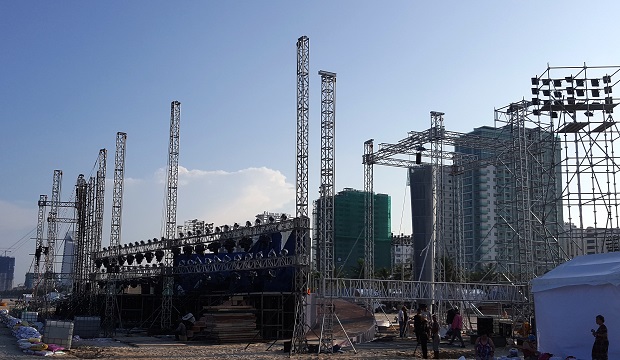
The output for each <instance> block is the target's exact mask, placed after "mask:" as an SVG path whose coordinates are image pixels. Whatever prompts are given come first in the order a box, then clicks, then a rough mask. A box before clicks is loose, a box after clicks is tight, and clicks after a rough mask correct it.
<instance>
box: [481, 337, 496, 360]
mask: <svg viewBox="0 0 620 360" xmlns="http://www.w3.org/2000/svg"><path fill="white" fill-rule="evenodd" d="M494 353H495V344H493V340H491V338H490V337H489V334H487V333H482V334H480V337H478V338H477V339H476V360H493V359H494V357H493V354H494Z"/></svg>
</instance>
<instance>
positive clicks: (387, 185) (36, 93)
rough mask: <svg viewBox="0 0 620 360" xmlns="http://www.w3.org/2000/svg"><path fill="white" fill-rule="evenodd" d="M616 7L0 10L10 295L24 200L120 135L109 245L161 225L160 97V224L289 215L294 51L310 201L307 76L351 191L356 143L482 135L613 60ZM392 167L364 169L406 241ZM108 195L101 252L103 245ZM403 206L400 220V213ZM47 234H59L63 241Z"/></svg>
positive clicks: (32, 4) (59, 6)
mask: <svg viewBox="0 0 620 360" xmlns="http://www.w3.org/2000/svg"><path fill="white" fill-rule="evenodd" d="M618 10H620V3H618V2H616V1H595V2H592V3H591V4H588V6H584V3H583V2H582V1H580V2H578V1H545V2H534V1H502V2H498V1H433V2H430V1H429V2H423V1H389V2H386V1H337V2H332V1H313V2H300V1H260V2H258V1H229V2H224V1H182V2H164V1H106V2H92V1H90V2H84V1H62V2H47V1H0V39H1V40H2V42H1V43H2V51H0V107H1V108H2V112H1V115H0V119H2V120H1V121H2V134H3V135H4V136H2V141H0V152H1V154H2V156H1V157H0V166H1V168H2V169H3V171H2V172H0V180H1V182H0V183H1V185H2V186H1V187H0V234H1V235H0V249H1V250H0V254H3V252H4V249H10V251H11V252H10V253H8V254H9V255H10V256H15V257H16V259H17V265H16V278H15V281H14V284H18V283H22V282H23V274H24V273H25V272H26V271H27V270H28V268H29V267H30V265H31V261H32V256H30V255H29V254H31V253H32V252H33V250H34V244H35V243H34V240H32V239H31V238H33V237H34V236H35V233H36V232H35V230H36V218H37V207H36V202H37V200H38V198H39V195H40V194H48V195H49V194H50V193H51V187H52V174H53V171H54V169H61V170H63V190H62V200H63V201H68V200H70V198H71V195H72V192H73V187H74V184H75V180H76V178H77V176H78V174H81V173H83V174H85V175H86V176H87V177H88V176H92V175H94V173H93V171H94V168H93V167H94V165H95V161H96V159H97V155H98V151H99V149H100V148H107V149H108V179H112V177H113V164H114V150H115V137H116V132H118V131H122V132H126V133H127V157H126V162H125V179H126V180H125V181H126V182H125V197H124V203H123V205H124V207H123V220H122V232H121V241H122V242H129V241H132V242H133V241H136V240H141V239H146V238H152V237H154V236H159V235H160V233H161V228H162V226H161V225H162V221H163V220H162V218H163V217H162V214H163V207H164V194H165V183H164V181H163V177H162V172H163V171H165V167H166V163H167V158H168V156H167V151H168V136H169V121H170V118H169V117H170V102H171V101H173V100H178V101H180V102H181V103H182V115H181V135H180V143H181V145H180V147H181V151H180V156H179V158H180V160H179V163H180V166H181V170H180V187H179V200H178V213H177V219H178V221H179V223H182V222H183V221H184V220H187V219H194V218H199V219H203V220H206V221H208V222H215V223H216V224H224V223H229V224H230V223H233V222H244V221H245V220H249V219H252V218H253V216H254V215H255V214H257V213H259V212H262V211H264V210H268V211H284V212H289V213H294V209H295V204H294V203H295V129H296V125H295V124H296V112H295V106H296V98H295V97H296V75H295V71H296V47H295V43H296V41H297V38H298V37H300V36H302V35H306V36H308V37H309V38H310V71H311V83H310V156H309V162H310V174H309V178H310V184H309V193H310V199H311V200H312V199H314V198H316V197H318V182H319V178H320V173H319V166H320V78H319V75H318V74H317V73H318V71H319V70H327V71H331V72H335V73H337V105H336V190H337V191H340V190H341V189H342V188H344V187H352V188H357V189H362V188H363V166H362V163H361V158H362V154H363V142H364V141H365V140H367V139H370V138H373V139H375V143H376V144H378V143H381V142H396V141H398V140H400V139H402V138H404V137H405V136H406V135H407V132H408V131H411V130H416V131H421V130H424V129H426V128H428V127H429V125H430V119H429V118H430V116H429V112H430V111H442V112H445V113H446V115H445V125H446V128H447V129H449V130H452V131H459V132H468V131H471V130H472V129H473V128H474V127H478V126H482V125H493V110H494V108H499V107H502V106H505V105H507V104H509V103H510V102H512V101H515V100H520V99H522V98H523V97H526V98H529V97H530V95H529V87H530V84H529V81H530V77H531V76H533V75H537V74H541V73H542V72H544V71H545V69H546V67H547V64H548V63H549V64H550V65H551V66H564V65H577V66H579V65H582V64H583V63H584V62H585V63H587V64H588V65H616V64H618V62H620V48H619V47H618V46H617V43H618V38H619V35H620V27H618V26H617V25H616V24H615V20H616V19H615V18H616V17H617V14H618V13H619V11H618ZM405 181H406V171H405V170H403V169H394V168H383V167H381V168H377V169H375V191H377V192H381V193H387V194H389V195H391V196H392V206H393V207H392V228H393V232H403V233H407V232H410V229H411V225H410V222H409V221H408V220H407V216H408V214H409V209H408V208H407V207H408V201H403V199H405V198H406V197H407V196H408V192H407V190H406V188H405ZM111 192H112V182H111V181H110V182H108V191H107V193H108V199H107V202H106V209H105V214H106V223H105V225H104V231H105V234H104V241H103V242H104V245H107V243H108V242H109V228H110V223H109V216H110V214H111V199H110V195H111ZM403 209H404V211H403ZM66 230H67V229H66V228H63V227H61V230H60V231H61V232H63V231H66Z"/></svg>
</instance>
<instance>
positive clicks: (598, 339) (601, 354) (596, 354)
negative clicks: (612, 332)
mask: <svg viewBox="0 0 620 360" xmlns="http://www.w3.org/2000/svg"><path fill="white" fill-rule="evenodd" d="M596 324H597V325H598V329H597V330H596V331H595V330H594V329H592V330H591V331H592V335H593V336H594V345H592V360H608V354H607V351H608V349H609V339H608V338H607V326H605V318H604V317H603V315H596Z"/></svg>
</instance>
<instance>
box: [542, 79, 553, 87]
mask: <svg viewBox="0 0 620 360" xmlns="http://www.w3.org/2000/svg"><path fill="white" fill-rule="evenodd" d="M542 83H543V85H545V86H549V84H550V83H551V80H550V79H542Z"/></svg>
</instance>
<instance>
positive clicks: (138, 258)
mask: <svg viewBox="0 0 620 360" xmlns="http://www.w3.org/2000/svg"><path fill="white" fill-rule="evenodd" d="M142 260H144V255H143V254H142V253H137V254H136V263H137V264H141V263H142Z"/></svg>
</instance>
